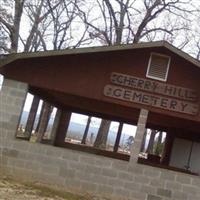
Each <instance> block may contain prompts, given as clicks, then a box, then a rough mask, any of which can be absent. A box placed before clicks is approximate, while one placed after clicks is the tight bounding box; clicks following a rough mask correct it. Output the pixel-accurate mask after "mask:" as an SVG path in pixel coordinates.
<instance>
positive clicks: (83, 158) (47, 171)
mask: <svg viewBox="0 0 200 200" xmlns="http://www.w3.org/2000/svg"><path fill="white" fill-rule="evenodd" d="M11 82H12V81H11ZM7 83H8V85H9V84H10V83H9V80H8V82H5V83H4V84H5V85H6V86H7ZM11 85H12V86H11V87H12V89H13V90H15V89H16V90H19V87H18V86H19V85H20V83H19V84H18V83H17V84H11ZM22 85H23V84H22ZM22 85H21V86H20V88H21V89H20V91H21V95H20V96H21V97H20V98H19V99H18V100H19V102H18V104H15V105H16V110H15V109H10V110H9V112H8V115H7V116H8V117H7V118H6V120H5V119H4V118H3V119H2V118H1V119H0V120H1V121H0V123H1V125H2V123H3V122H5V123H6V126H3V128H2V129H1V134H0V135H1V143H0V145H1V146H0V155H1V157H0V158H1V160H0V170H1V173H4V174H11V175H13V176H14V177H18V178H20V179H24V180H26V181H40V182H43V183H46V184H50V185H52V186H54V187H58V188H62V189H63V188H64V189H66V190H70V191H74V192H82V193H91V194H93V195H96V196H102V197H109V198H111V199H115V200H117V199H123V200H197V199H198V200H199V199H200V178H199V177H198V176H192V175H187V174H183V173H178V172H174V171H169V170H165V169H160V168H153V167H150V166H146V165H141V164H137V162H136V160H135V159H131V160H130V162H127V161H121V160H116V159H111V158H107V157H103V156H96V155H92V154H88V153H83V152H79V151H73V150H69V149H64V148H58V147H53V146H50V145H45V144H39V143H31V142H27V141H23V140H19V139H15V137H14V135H15V131H16V126H17V123H18V120H19V119H18V117H17V116H20V113H21V109H20V108H19V107H20V106H21V105H22V104H23V101H24V97H25V93H26V91H27V87H26V86H25V85H23V87H22ZM9 87H10V86H9ZM22 91H23V92H22ZM3 93H4V92H3ZM12 94H15V92H14V93H9V96H11V97H12V98H11V100H12V101H13V100H14V99H15V95H12ZM1 101H2V102H1V107H0V110H1V109H2V108H3V107H2V106H3V105H4V104H6V102H7V101H3V100H1ZM12 101H10V102H12ZM13 110H15V112H14V111H13ZM145 113H146V112H145V111H142V112H141V114H142V115H141V116H142V117H141V118H140V120H139V122H140V128H139V130H140V131H141V132H142V128H143V127H144V123H145V120H144V118H145V115H146V116H147V114H148V113H146V114H145ZM12 116H15V117H14V119H15V120H14V122H11V119H12ZM9 124H12V126H11V128H8V125H9ZM7 129H9V131H8V130H7ZM8 134H9V136H8ZM2 138H4V139H3V140H2ZM141 138H142V137H141V135H137V136H136V139H137V143H138V145H136V146H137V147H136V149H135V150H137V149H138V148H139V141H140V139H141ZM2 141H3V142H2ZM132 150H133V151H132V154H133V153H134V148H133V149H132ZM134 157H135V156H134Z"/></svg>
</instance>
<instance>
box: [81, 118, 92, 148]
mask: <svg viewBox="0 0 200 200" xmlns="http://www.w3.org/2000/svg"><path fill="white" fill-rule="evenodd" d="M91 119H92V116H88V120H87V124H86V127H85V131H84V134H83V139H82V141H81V144H86V139H87V135H88V130H89V128H90V123H91Z"/></svg>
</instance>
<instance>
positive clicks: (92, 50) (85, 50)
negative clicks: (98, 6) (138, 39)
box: [0, 41, 200, 68]
mask: <svg viewBox="0 0 200 200" xmlns="http://www.w3.org/2000/svg"><path fill="white" fill-rule="evenodd" d="M154 47H164V48H166V49H168V50H170V51H171V52H173V53H175V54H177V55H179V56H180V57H182V58H183V59H185V60H187V61H189V62H190V63H192V64H193V65H195V66H197V67H199V68H200V62H199V61H198V60H197V59H195V58H193V57H192V56H190V55H188V54H187V53H185V52H183V51H181V50H180V49H178V48H176V47H174V46H173V45H171V44H169V43H168V42H166V41H157V42H144V43H138V44H126V45H124V44H123V45H113V46H99V47H87V48H77V49H65V50H57V51H42V52H28V53H15V54H10V55H9V56H7V58H6V59H2V60H0V67H2V66H4V65H7V64H9V63H12V62H13V61H15V60H18V59H31V58H36V57H50V56H60V55H70V54H86V53H98V52H111V51H123V50H129V49H130V50H131V49H143V48H154Z"/></svg>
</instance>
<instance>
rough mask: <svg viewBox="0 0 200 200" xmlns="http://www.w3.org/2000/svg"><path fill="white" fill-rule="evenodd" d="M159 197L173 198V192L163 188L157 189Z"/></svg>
mask: <svg viewBox="0 0 200 200" xmlns="http://www.w3.org/2000/svg"><path fill="white" fill-rule="evenodd" d="M157 195H159V196H162V197H167V198H171V196H172V191H171V190H167V189H163V188H158V189H157Z"/></svg>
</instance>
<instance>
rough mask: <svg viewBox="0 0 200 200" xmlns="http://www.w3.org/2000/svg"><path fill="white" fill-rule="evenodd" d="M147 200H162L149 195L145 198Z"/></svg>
mask: <svg viewBox="0 0 200 200" xmlns="http://www.w3.org/2000/svg"><path fill="white" fill-rule="evenodd" d="M147 200H162V198H161V197H158V196H155V195H151V194H149V195H148V196H147Z"/></svg>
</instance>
